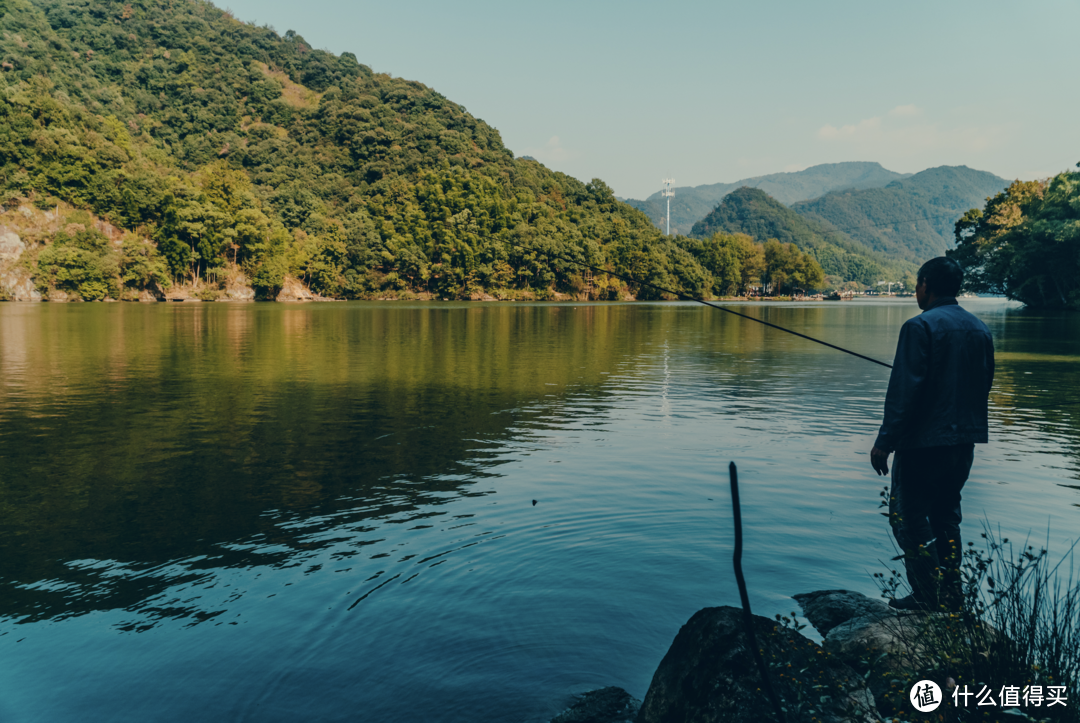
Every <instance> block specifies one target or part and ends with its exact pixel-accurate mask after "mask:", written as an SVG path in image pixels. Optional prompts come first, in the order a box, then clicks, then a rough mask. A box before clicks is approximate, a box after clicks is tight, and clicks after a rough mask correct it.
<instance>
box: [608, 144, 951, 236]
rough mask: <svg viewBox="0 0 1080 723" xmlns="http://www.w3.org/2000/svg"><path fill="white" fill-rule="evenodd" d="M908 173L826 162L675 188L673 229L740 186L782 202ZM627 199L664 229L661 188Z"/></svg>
mask: <svg viewBox="0 0 1080 723" xmlns="http://www.w3.org/2000/svg"><path fill="white" fill-rule="evenodd" d="M906 177H907V176H906V175H905V174H903V173H894V172H893V171H890V170H887V169H885V168H882V167H881V164H880V163H869V162H850V163H824V164H822V165H819V166H811V167H810V168H807V169H805V170H802V171H796V172H794V173H770V174H768V175H766V176H754V177H753V178H744V179H742V180H741V181H735V183H713V184H709V185H705V186H693V187H691V186H681V187H677V188H674V189H673V190H674V191H675V195H674V197H672V199H671V233H673V234H689V233H690V229H691V228H692V227H693V225H694V224H695V223H697V222H698V221H700V220H701V219H703V218H705V216H707V215H708V213H709V212H710V211H712V210H713V208H715V207H716V204H718V203H720V199H722V198H723V197H724V196H726V195H728V194H729V193H731V192H732V191H734V190H735V189H737V188H742V187H743V186H747V187H749V188H760V189H761V190H762V191H764V192H765V193H767V194H769V195H770V196H772V197H773V198H775V199H776V200H777V201H780V202H781V203H784V204H787V205H791V204H792V203H795V202H796V201H807V200H810V199H812V198H817V197H818V196H821V195H823V194H826V193H828V192H830V191H838V190H841V189H863V188H882V187H884V186H887V185H888V184H890V183H892V182H893V181H897V180H900V179H903V178H906ZM626 203H628V204H629V205H631V206H633V207H634V208H637V209H640V210H642V211H644V212H645V213H646V215H648V217H649V219H651V220H652V222H653V223H654V224H656V226H657V228H660V229H662V230H663V229H664V228H665V225H666V224H665V221H666V219H665V218H664V214H665V213H666V210H667V204H666V199H664V198H663V197H662V196H661V195H660V192H659V191H657V192H656V193H654V194H653V195H651V196H649V197H648V198H647V199H645V200H644V201H636V200H634V199H626ZM965 210H967V209H965Z"/></svg>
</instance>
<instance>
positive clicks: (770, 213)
mask: <svg viewBox="0 0 1080 723" xmlns="http://www.w3.org/2000/svg"><path fill="white" fill-rule="evenodd" d="M717 232H720V233H728V234H731V233H744V234H747V235H749V236H750V237H752V238H754V239H756V240H759V241H765V240H767V239H770V238H772V239H777V240H779V241H780V242H783V243H791V244H794V245H795V246H797V247H798V248H800V249H802V250H803V251H804V252H805V253H807V254H809V255H810V256H811V257H812V258H813V259H814V260H815V261H817V263H818V264H820V265H821V268H822V269H823V270H824V272H825V274H827V275H828V276H830V277H832V278H831V279H830V280H829V281H830V282H831V284H830V285H833V286H835V285H838V284H840V283H841V282H842V281H845V280H853V281H856V282H858V283H859V284H863V285H870V286H872V285H874V284H876V283H878V282H880V281H893V282H902V283H904V284H905V286H909V287H911V288H913V287H914V276H913V275H912V274H913V272H914V271H915V267H914V265H913V264H911V263H909V262H905V261H898V260H896V259H891V258H888V257H886V256H885V255H883V254H879V253H876V252H874V251H871V250H869V249H867V248H866V247H865V246H862V245H861V244H859V243H858V242H856V241H854V240H853V239H851V238H850V237H848V236H847V235H846V234H844V233H842V232H840V231H837V230H835V229H833V228H831V227H829V226H828V224H825V223H823V222H821V221H817V220H815V219H812V218H804V217H802V216H800V215H799V214H797V213H795V211H793V210H791V209H790V208H788V207H787V206H785V205H784V204H782V203H780V202H779V201H777V200H776V199H774V198H771V197H769V195H768V194H766V193H765V192H764V191H762V190H760V189H757V188H740V189H738V190H737V191H734V192H732V193H730V194H728V195H727V196H725V197H724V200H723V201H721V202H720V204H719V205H718V206H717V207H716V208H715V209H713V211H712V212H711V213H710V214H709V215H708V216H706V217H705V218H703V219H702V220H701V221H699V222H697V223H696V224H694V228H693V231H692V233H691V235H692V236H695V237H698V238H706V237H709V236H711V235H713V234H715V233H717Z"/></svg>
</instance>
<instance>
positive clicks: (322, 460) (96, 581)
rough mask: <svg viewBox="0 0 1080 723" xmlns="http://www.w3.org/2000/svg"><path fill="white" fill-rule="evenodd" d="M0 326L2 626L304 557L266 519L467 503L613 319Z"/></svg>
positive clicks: (378, 314)
mask: <svg viewBox="0 0 1080 723" xmlns="http://www.w3.org/2000/svg"><path fill="white" fill-rule="evenodd" d="M9 309H10V310H11V312H13V313H5V314H2V315H0V334H2V337H0V338H2V339H3V340H5V342H6V343H4V344H2V345H0V348H2V349H3V350H4V352H3V355H2V356H0V366H2V369H0V374H2V376H3V378H4V379H5V384H4V386H3V387H0V418H2V419H3V422H4V424H3V431H2V432H0V459H3V460H4V461H5V473H4V481H3V485H2V486H0V509H2V510H3V517H4V520H5V528H6V529H5V533H4V536H3V538H2V540H0V545H2V548H3V549H2V550H0V560H2V562H0V581H2V583H0V584H4V587H5V588H6V590H5V593H4V595H3V600H5V601H6V602H7V604H6V605H5V606H4V607H5V608H6V609H2V610H0V615H13V616H26V617H27V619H31V620H32V619H40V618H45V617H51V616H55V615H67V614H75V613H81V612H86V611H89V610H93V609H107V608H113V607H127V606H131V605H135V604H137V603H139V602H140V601H141V600H144V599H146V598H148V597H150V596H151V595H153V594H154V593H155V592H157V591H158V590H160V589H161V588H163V587H167V586H169V585H173V584H176V583H178V582H182V581H184V580H187V579H194V578H197V577H198V576H199V575H200V571H205V570H206V569H210V568H218V567H229V566H242V565H245V564H282V563H284V562H286V561H287V560H288V559H289V557H290V555H291V553H292V552H294V551H297V550H301V549H310V547H311V546H312V544H313V543H311V542H310V540H309V538H310V536H311V533H312V528H311V526H308V525H301V526H290V525H288V524H281V523H282V521H283V520H284V519H291V518H304V517H310V516H318V515H322V516H326V519H327V522H326V525H327V526H337V525H344V524H355V523H357V522H358V521H361V520H365V519H369V518H380V519H382V518H386V517H388V516H396V517H401V516H405V517H408V516H409V515H412V514H415V513H416V511H417V509H418V508H420V507H432V506H437V505H438V504H439V503H440V502H441V501H442V500H444V499H445V498H446V495H447V493H452V494H456V495H467V494H470V492H469V488H470V486H471V485H472V484H473V482H474V481H475V480H476V479H478V478H482V477H484V476H489V475H492V474H495V472H494V471H493V470H492V469H491V465H492V461H491V460H489V459H488V457H487V456H486V453H487V452H489V451H490V450H492V449H494V448H496V447H498V445H499V444H500V443H501V442H502V441H503V440H505V439H507V438H509V437H511V436H512V435H513V434H514V430H515V428H516V427H517V426H518V425H520V424H522V423H523V422H525V421H527V420H528V418H529V417H530V416H535V415H536V414H537V413H538V412H537V411H536V410H535V409H523V407H525V406H529V405H532V404H535V403H538V402H543V401H544V400H545V396H544V395H549V394H551V393H552V391H553V390H556V391H558V392H559V393H562V392H564V391H565V390H566V389H567V388H569V387H574V388H575V389H576V390H577V391H578V392H579V393H580V392H581V391H587V390H590V389H591V390H592V392H590V393H595V388H596V386H597V385H598V384H599V383H600V382H601V381H602V380H603V377H601V376H599V374H598V372H599V371H601V370H604V371H606V370H607V369H608V368H610V367H611V366H613V365H612V363H611V355H612V354H617V353H619V352H618V350H617V349H616V345H615V340H616V339H617V338H618V337H619V334H620V330H621V329H623V327H624V326H625V322H626V315H625V314H620V312H619V310H618V307H596V308H594V309H590V310H589V311H588V313H586V314H584V315H576V316H575V317H574V321H572V322H571V321H570V320H569V318H570V317H569V315H568V314H567V313H566V312H565V311H564V310H562V309H559V308H545V307H531V308H530V307H519V308H503V309H477V308H472V309H467V308H441V307H428V308H425V309H423V310H418V309H415V308H413V309H408V308H402V307H398V306H390V307H371V306H367V307H364V308H360V309H358V308H356V307H352V308H347V307H343V306H341V305H335V306H334V307H311V306H305V307H287V308H282V309H276V308H273V309H268V308H266V307H262V306H260V307H239V308H237V307H232V308H228V307H225V308H223V307H222V306H219V305H214V306H209V305H208V306H200V307H196V308H192V307H190V306H188V307H183V308H175V307H166V308H161V307H151V308H145V307H122V308H107V307H96V308H92V307H82V308H76V307H72V308H71V309H70V310H68V309H56V308H48V309H34V310H33V312H35V313H26V312H27V309H26V308H25V307H22V308H18V307H15V308H11V307H9ZM5 311H8V309H5ZM15 312H17V313H15ZM598 317H602V320H601V323H598V324H597V323H594V321H595V320H596V319H597V318H598ZM530 339H532V340H535V339H543V340H545V342H546V343H545V344H539V345H538V344H536V343H535V342H530V341H528V340H530ZM7 342H15V343H7ZM434 514H437V513H434ZM251 539H257V540H258V544H256V545H252V546H249V547H248V549H245V550H244V551H242V552H237V551H235V550H230V549H227V548H224V547H222V544H221V543H229V542H232V541H245V540H251ZM314 544H317V543H314ZM73 561H75V562H73ZM95 561H97V562H95ZM101 561H114V562H101ZM170 561H188V562H184V563H183V564H180V563H179V562H177V563H175V564H174V563H170ZM16 585H19V586H16ZM26 585H29V586H30V587H26ZM187 612H188V613H190V611H187ZM177 614H181V611H177Z"/></svg>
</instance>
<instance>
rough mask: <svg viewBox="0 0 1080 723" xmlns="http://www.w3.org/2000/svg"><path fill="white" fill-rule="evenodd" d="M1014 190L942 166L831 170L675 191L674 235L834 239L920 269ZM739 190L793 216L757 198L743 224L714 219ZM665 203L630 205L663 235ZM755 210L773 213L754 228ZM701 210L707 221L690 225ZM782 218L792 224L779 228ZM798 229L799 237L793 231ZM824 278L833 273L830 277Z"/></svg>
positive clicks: (836, 166)
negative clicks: (957, 230)
mask: <svg viewBox="0 0 1080 723" xmlns="http://www.w3.org/2000/svg"><path fill="white" fill-rule="evenodd" d="M1008 185H1009V182H1008V181H1006V180H1005V179H1004V178H1001V177H999V176H995V175H994V174H992V173H987V172H986V171H976V170H974V169H971V168H968V167H967V166H940V167H938V168H930V169H927V170H925V171H921V172H919V173H915V174H911V175H903V174H900V173H894V172H892V171H889V170H887V169H885V168H882V167H881V165H880V164H877V163H833V164H826V165H821V166H814V167H812V168H807V169H806V170H805V171H798V172H796V173H774V174H772V175H768V176H758V177H756V178H748V179H745V180H743V181H737V182H736V183H716V184H712V185H708V186H697V187H695V188H682V189H675V196H674V197H673V198H672V204H671V217H672V218H671V233H672V234H676V233H680V234H686V235H691V236H699V237H700V236H702V235H705V234H707V233H712V232H713V231H711V230H709V229H712V230H722V231H725V232H734V231H736V230H737V231H741V232H744V233H748V234H750V235H751V236H753V237H754V238H755V239H757V240H759V241H764V240H765V239H766V238H771V237H775V238H779V239H780V240H782V241H793V242H795V243H797V244H798V245H799V246H800V247H801V248H808V246H807V244H808V243H810V242H809V240H808V239H810V238H811V237H812V236H813V237H820V238H826V237H828V238H830V239H832V242H831V243H832V244H833V245H837V246H844V244H837V243H835V242H836V239H846V243H847V244H848V246H847V248H849V250H851V249H860V250H861V251H860V253H861V252H874V253H875V254H876V255H877V256H876V257H877V258H878V260H879V261H880V260H882V259H885V258H892V259H897V260H903V261H906V262H910V263H917V262H920V261H922V260H925V259H928V258H932V257H934V256H940V255H941V254H943V253H944V252H945V250H946V249H949V248H952V247H953V226H954V224H955V223H956V220H957V219H958V218H960V216H962V215H963V214H964V212H965V211H967V210H968V209H970V208H975V207H980V208H981V207H982V206H983V205H984V204H985V202H986V199H987V198H988V197H990V196H993V195H996V194H997V193H1000V192H1001V191H1002V190H1004V189H1005V187H1006V186H1008ZM740 189H754V190H756V191H759V192H761V193H763V194H767V195H768V196H769V197H770V200H773V201H775V202H778V203H777V205H780V206H782V205H783V204H788V205H789V206H790V209H787V210H789V211H790V212H791V213H790V214H780V213H779V209H778V208H776V206H772V205H769V206H767V205H765V204H764V203H763V202H761V201H760V199H759V198H758V197H757V196H753V198H755V199H757V200H756V201H755V202H754V203H752V204H748V202H747V200H748V199H749V198H750V197H749V196H746V197H741V198H740V199H738V203H736V204H735V206H737V207H738V208H739V209H740V211H739V212H738V214H739V215H738V222H736V221H735V217H734V216H732V214H733V213H734V211H733V209H732V208H730V207H725V208H723V209H720V210H721V212H720V214H718V215H717V214H714V213H713V212H714V210H716V209H718V208H719V207H720V206H722V205H723V202H724V200H726V199H728V198H730V197H731V194H733V193H735V192H736V191H738V190H740ZM707 199H715V200H712V201H707ZM664 200H665V199H663V198H662V197H661V196H660V195H659V194H654V195H653V196H650V197H649V198H648V199H646V200H645V201H633V200H630V201H627V203H628V204H630V205H632V206H635V207H636V208H639V209H641V210H643V211H644V212H645V213H646V214H647V215H648V216H649V218H650V220H651V221H652V222H653V223H654V224H655V225H656V226H657V227H659V228H661V229H663V228H664V227H665V221H666V219H665V218H664V212H665V206H664V204H663V201H664ZM706 206H708V208H707V209H706ZM751 208H753V209H758V210H762V211H763V212H765V211H766V209H767V212H766V217H765V218H762V219H760V221H759V222H755V221H754V220H753V219H751V218H749V217H748V216H747V214H748V213H750V210H749V209H751ZM703 210H704V214H705V215H703V216H698V217H697V218H693V220H692V221H691V218H692V217H693V216H694V214H697V213H700V212H702V211H703ZM794 215H798V216H801V217H803V218H804V219H805V220H806V221H807V222H809V225H808V226H807V225H805V224H804V225H800V224H797V223H796V222H795V220H794ZM781 216H783V218H784V219H786V220H784V221H783V222H781V221H779V219H780V217H781ZM795 227H798V232H796V231H794V230H793V229H794V228H795ZM755 229H756V230H755ZM766 229H787V232H786V233H787V234H788V236H790V238H784V234H782V233H780V231H779V230H777V232H776V233H773V235H772V236H771V237H770V236H768V235H767V234H766ZM763 234H765V235H763ZM808 234H809V235H808ZM851 243H854V244H855V246H850V244H851ZM826 273H833V272H832V271H829V270H828V269H826ZM841 275H843V274H841Z"/></svg>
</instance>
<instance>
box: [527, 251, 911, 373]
mask: <svg viewBox="0 0 1080 723" xmlns="http://www.w3.org/2000/svg"><path fill="white" fill-rule="evenodd" d="M507 243H508V244H510V245H511V246H516V247H517V248H519V249H521V250H522V251H532V252H535V253H539V254H543V255H545V256H547V257H548V258H552V259H558V260H560V261H566V262H568V263H571V264H577V265H578V266H583V267H585V268H587V269H591V270H593V271H598V272H600V273H601V274H607V275H608V276H614V277H615V278H616V279H621V280H623V281H625V282H627V283H630V284H637V285H638V286H648V287H649V288H650V289H656V290H657V291H662V292H664V293H665V294H671V295H672V296H675V297H678V298H679V299H681V300H682V301H696V302H697V303H699V304H704V305H705V306H711V307H712V308H714V309H719V310H720V311H726V312H727V313H729V314H734V315H735V316H739V317H742V318H743V319H749V320H750V321H756V322H757V323H759V324H764V325H765V326H769V327H772V328H773V329H778V330H780V331H785V332H787V333H788V334H794V335H795V336H798V337H802V338H803V339H806V340H808V341H812V342H814V343H815V344H821V345H822V346H827V347H829V348H830V349H836V350H837V351H842V352H844V353H845V354H850V355H851V356H857V357H859V358H860V359H865V360H866V361H868V362H873V363H874V364H878V365H880V366H883V367H885V368H887V369H892V364H887V363H885V362H883V361H880V360H878V359H874V358H873V357H869V356H865V355H863V354H860V353H859V352H857V351H852V350H851V349H845V348H844V347H842V346H837V345H836V344H830V343H829V342H827V341H822V340H821V339H815V338H814V337H812V336H807V335H806V334H803V333H801V332H798V331H794V330H792V329H788V328H786V327H783V326H780V325H778V324H773V323H771V322H768V321H764V320H763V319H758V318H757V317H753V316H749V315H747V314H740V313H739V312H737V311H733V310H732V309H729V308H727V307H725V306H720V305H719V304H714V303H712V302H711V301H706V300H705V299H702V298H699V297H697V296H690V295H688V294H684V293H682V292H680V291H674V290H672V289H667V288H664V287H663V286H658V285H656V284H652V283H649V282H648V281H642V280H641V279H635V278H634V277H632V276H627V275H626V274H620V273H618V272H616V271H611V270H609V269H602V268H600V267H599V266H593V265H592V264H587V263H585V262H584V261H578V260H577V259H574V258H570V257H569V256H563V255H562V254H557V253H554V252H552V251H545V250H543V249H538V248H534V247H530V246H522V245H521V244H516V243H514V242H513V241H507Z"/></svg>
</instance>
